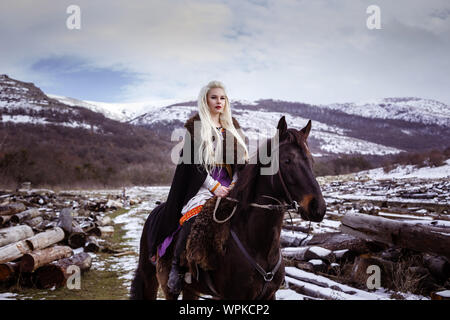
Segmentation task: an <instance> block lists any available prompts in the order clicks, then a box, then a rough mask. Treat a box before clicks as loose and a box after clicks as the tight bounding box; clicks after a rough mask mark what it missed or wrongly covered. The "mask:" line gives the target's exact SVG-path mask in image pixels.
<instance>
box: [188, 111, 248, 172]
mask: <svg viewBox="0 0 450 320" xmlns="http://www.w3.org/2000/svg"><path fill="white" fill-rule="evenodd" d="M232 120H233V125H234V127H235V128H236V129H237V130H238V131H240V132H241V134H243V133H242V130H240V129H241V126H240V125H239V122H238V121H237V120H236V119H235V118H234V117H233V118H232ZM195 121H200V115H199V114H198V113H196V114H194V115H193V116H192V117H190V118H189V119H188V120H187V121H186V123H185V124H184V127H185V128H186V129H187V130H188V131H189V133H190V135H191V139H192V140H194V141H197V142H199V140H198V138H199V137H195V136H194V122H195ZM197 135H198V133H197ZM213 138H214V137H213ZM223 138H224V139H223V142H222V143H223V148H222V150H224V153H223V162H224V163H226V155H227V154H229V153H230V152H232V154H233V155H234V157H233V158H234V161H233V163H235V164H236V163H238V161H237V155H238V148H239V154H243V150H242V147H241V146H240V145H239V146H238V143H237V140H236V139H235V138H234V136H233V135H232V134H231V133H229V132H228V130H225V132H224V134H223ZM230 138H231V139H232V140H233V144H232V145H233V147H232V148H230V147H231V146H230V145H229V144H228V143H227V140H228V139H230ZM243 139H244V141H246V138H245V136H243ZM194 145H196V143H195V142H194V143H193V146H194Z"/></svg>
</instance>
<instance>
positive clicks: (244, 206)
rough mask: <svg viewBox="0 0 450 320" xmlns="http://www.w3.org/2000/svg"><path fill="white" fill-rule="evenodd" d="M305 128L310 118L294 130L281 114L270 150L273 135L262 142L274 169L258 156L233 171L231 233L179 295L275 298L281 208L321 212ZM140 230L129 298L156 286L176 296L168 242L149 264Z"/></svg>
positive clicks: (313, 217)
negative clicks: (212, 263)
mask: <svg viewBox="0 0 450 320" xmlns="http://www.w3.org/2000/svg"><path fill="white" fill-rule="evenodd" d="M310 130H311V120H310V121H309V122H308V124H307V125H306V126H305V127H304V128H303V129H301V130H296V129H294V128H289V129H288V128H287V124H286V120H285V117H284V116H283V117H281V119H280V120H279V122H278V125H277V134H276V135H275V137H276V136H277V137H278V146H277V148H273V149H272V146H274V143H273V142H274V139H273V138H272V139H267V141H266V142H265V144H264V143H263V144H262V145H265V147H266V148H267V150H275V151H277V152H272V154H271V157H272V158H273V157H274V155H275V154H276V155H277V157H278V170H273V171H274V172H269V173H270V174H262V170H261V169H263V168H266V169H268V168H267V165H266V164H263V163H262V162H261V159H259V157H258V160H257V161H256V163H252V162H251V161H250V163H248V164H246V165H245V166H244V168H243V169H242V170H241V171H240V172H239V173H238V181H237V183H236V185H235V187H234V188H233V189H232V190H231V192H230V193H229V198H230V199H233V200H234V201H236V204H237V210H236V212H235V213H234V215H233V217H232V218H231V219H230V222H229V223H230V231H231V235H232V236H231V237H229V239H228V240H227V241H228V242H227V246H226V252H225V254H224V255H223V256H219V257H218V259H219V260H220V261H218V263H217V268H216V269H215V270H210V271H208V272H199V273H200V274H202V275H203V276H201V277H198V278H197V279H195V278H194V279H191V281H190V283H185V284H184V287H183V290H182V293H183V296H182V298H183V300H195V299H198V298H199V295H200V294H206V295H211V296H212V297H213V298H215V299H224V300H226V299H233V300H273V299H275V292H276V291H277V290H278V289H279V287H280V285H281V284H282V282H283V280H284V277H285V272H284V262H283V259H282V256H281V248H280V234H281V227H282V224H283V219H284V214H285V212H286V210H287V209H293V210H296V212H297V213H298V214H300V216H301V217H302V219H304V220H307V221H313V222H320V221H322V220H323V217H324V215H325V212H326V204H325V201H324V199H323V196H322V192H321V189H320V186H319V184H318V183H317V180H316V178H315V176H314V174H313V170H312V161H313V160H312V155H311V153H310V151H309V149H308V145H307V138H308V135H309V132H310ZM259 148H261V146H260V147H259ZM258 150H259V149H258ZM272 160H273V159H272ZM146 232H147V230H145V227H144V230H143V232H142V237H141V242H140V254H139V264H138V267H137V270H136V274H135V277H134V279H133V282H132V287H131V292H130V293H131V299H149V300H154V299H156V297H157V291H158V287H159V285H161V288H162V291H163V293H164V295H165V298H166V299H168V300H172V299H178V295H173V294H172V293H171V292H170V291H169V289H168V287H167V281H168V275H169V272H170V268H171V261H172V255H173V249H174V248H173V247H174V245H170V246H169V248H168V249H167V251H166V253H165V254H164V256H163V257H159V256H158V257H157V260H156V263H152V262H151V261H150V257H149V255H148V250H147V249H148V248H147V245H146V244H147V242H146V240H145V235H146ZM174 242H175V241H173V243H174ZM190 271H191V272H193V273H195V270H191V269H190ZM197 271H198V270H197ZM197 274H198V272H197Z"/></svg>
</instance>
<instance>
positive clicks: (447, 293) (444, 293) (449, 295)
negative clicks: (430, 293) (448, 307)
mask: <svg viewBox="0 0 450 320" xmlns="http://www.w3.org/2000/svg"><path fill="white" fill-rule="evenodd" d="M436 294H438V295H440V296H441V297H444V298H450V290H444V291H439V292H436Z"/></svg>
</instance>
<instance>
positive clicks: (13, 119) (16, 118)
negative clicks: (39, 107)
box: [1, 114, 100, 132]
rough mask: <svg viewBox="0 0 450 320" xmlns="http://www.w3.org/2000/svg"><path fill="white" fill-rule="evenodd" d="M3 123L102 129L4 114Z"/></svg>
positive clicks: (76, 123) (81, 124)
mask: <svg viewBox="0 0 450 320" xmlns="http://www.w3.org/2000/svg"><path fill="white" fill-rule="evenodd" d="M1 121H2V122H13V123H30V124H39V125H58V126H64V127H70V128H83V129H86V130H91V129H92V130H94V131H96V132H97V131H99V130H100V129H99V128H98V127H97V126H91V125H90V124H87V123H82V122H78V121H74V122H53V121H48V120H47V119H46V118H41V117H31V116H27V115H8V114H3V115H2V118H1Z"/></svg>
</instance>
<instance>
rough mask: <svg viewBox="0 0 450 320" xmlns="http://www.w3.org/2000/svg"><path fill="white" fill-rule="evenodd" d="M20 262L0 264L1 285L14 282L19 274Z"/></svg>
mask: <svg viewBox="0 0 450 320" xmlns="http://www.w3.org/2000/svg"><path fill="white" fill-rule="evenodd" d="M19 269H20V264H19V262H6V263H1V264H0V283H2V282H3V283H4V282H8V281H10V280H13V279H14V278H15V277H16V275H17V274H18V273H19Z"/></svg>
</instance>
